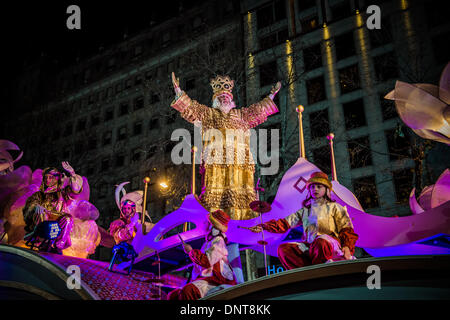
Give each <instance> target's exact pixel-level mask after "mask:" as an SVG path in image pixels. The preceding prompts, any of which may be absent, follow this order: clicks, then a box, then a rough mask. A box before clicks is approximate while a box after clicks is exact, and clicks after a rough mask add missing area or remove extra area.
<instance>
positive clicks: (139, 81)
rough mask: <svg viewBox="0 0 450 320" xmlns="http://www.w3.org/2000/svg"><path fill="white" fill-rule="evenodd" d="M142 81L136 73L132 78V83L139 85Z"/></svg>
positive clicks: (140, 76)
mask: <svg viewBox="0 0 450 320" xmlns="http://www.w3.org/2000/svg"><path fill="white" fill-rule="evenodd" d="M141 83H142V75H140V74H138V75H137V76H136V78H134V85H135V86H137V85H140V84H141Z"/></svg>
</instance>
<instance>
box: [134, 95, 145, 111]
mask: <svg viewBox="0 0 450 320" xmlns="http://www.w3.org/2000/svg"><path fill="white" fill-rule="evenodd" d="M143 107H144V97H138V98H136V99H134V110H139V109H142V108H143Z"/></svg>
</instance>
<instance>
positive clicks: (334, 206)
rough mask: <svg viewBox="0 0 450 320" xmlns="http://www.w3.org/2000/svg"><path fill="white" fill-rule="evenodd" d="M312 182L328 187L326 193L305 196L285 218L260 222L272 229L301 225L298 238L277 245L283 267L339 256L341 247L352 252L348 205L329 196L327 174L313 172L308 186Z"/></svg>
mask: <svg viewBox="0 0 450 320" xmlns="http://www.w3.org/2000/svg"><path fill="white" fill-rule="evenodd" d="M312 183H317V184H322V185H324V186H325V187H327V196H326V197H321V198H318V199H311V198H310V199H307V200H305V202H304V205H305V206H304V207H303V208H301V209H300V210H298V211H297V212H294V213H293V214H291V215H289V216H287V217H286V218H282V219H278V220H275V219H272V220H270V221H268V222H266V223H263V224H260V225H259V226H261V227H262V228H263V229H264V230H267V231H269V232H273V233H284V232H286V231H288V230H289V229H290V228H294V227H296V226H297V225H302V226H303V235H302V238H301V240H300V242H287V243H283V244H281V245H280V246H279V247H278V257H279V259H280V261H281V263H282V264H283V266H284V267H285V268H286V269H293V268H299V267H303V266H307V265H310V264H318V263H324V262H329V261H333V260H342V259H344V258H343V256H344V253H343V251H342V248H343V247H348V248H349V249H350V253H351V254H352V255H353V254H354V252H355V243H356V240H357V239H358V235H357V234H356V233H354V230H353V224H352V221H351V220H350V217H349V215H348V213H347V209H346V208H345V207H342V206H341V205H339V204H338V203H336V202H333V201H330V200H328V199H330V190H331V189H332V185H331V182H330V181H329V180H328V177H327V175H326V174H324V173H322V172H316V173H313V174H312V176H311V178H310V179H309V180H308V182H307V186H309V185H310V184H312ZM327 198H328V199H327ZM352 258H354V257H352Z"/></svg>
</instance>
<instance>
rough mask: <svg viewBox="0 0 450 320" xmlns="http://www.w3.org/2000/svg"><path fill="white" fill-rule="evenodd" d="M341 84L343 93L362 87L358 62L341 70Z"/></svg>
mask: <svg viewBox="0 0 450 320" xmlns="http://www.w3.org/2000/svg"><path fill="white" fill-rule="evenodd" d="M339 84H340V86H341V93H342V94H344V93H348V92H352V91H354V90H357V89H359V88H361V83H360V80H359V72H358V65H357V64H354V65H352V66H349V67H346V68H343V69H340V70H339Z"/></svg>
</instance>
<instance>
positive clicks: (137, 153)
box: [131, 148, 141, 162]
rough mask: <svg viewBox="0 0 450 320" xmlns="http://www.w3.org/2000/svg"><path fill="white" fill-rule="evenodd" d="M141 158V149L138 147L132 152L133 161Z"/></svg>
mask: <svg viewBox="0 0 450 320" xmlns="http://www.w3.org/2000/svg"><path fill="white" fill-rule="evenodd" d="M139 160H141V149H140V148H136V149H134V150H133V151H132V153H131V162H138V161H139Z"/></svg>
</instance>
